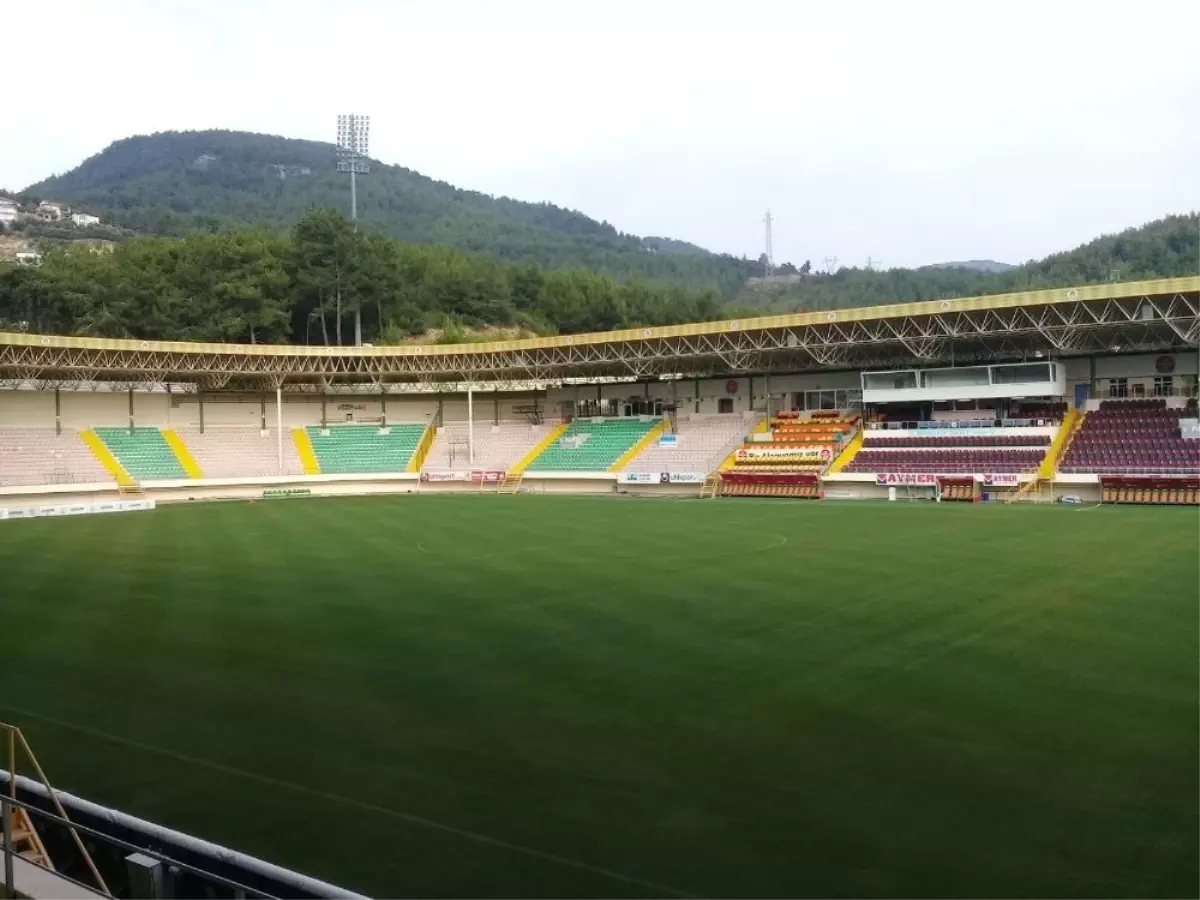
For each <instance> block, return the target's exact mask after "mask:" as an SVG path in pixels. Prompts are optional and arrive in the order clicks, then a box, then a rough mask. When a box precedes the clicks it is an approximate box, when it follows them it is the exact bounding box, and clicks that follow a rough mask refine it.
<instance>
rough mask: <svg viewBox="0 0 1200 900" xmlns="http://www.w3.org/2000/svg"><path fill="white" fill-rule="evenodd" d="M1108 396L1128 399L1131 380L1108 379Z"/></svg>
mask: <svg viewBox="0 0 1200 900" xmlns="http://www.w3.org/2000/svg"><path fill="white" fill-rule="evenodd" d="M1108 396H1110V397H1128V396H1129V379H1128V378H1110V379H1108Z"/></svg>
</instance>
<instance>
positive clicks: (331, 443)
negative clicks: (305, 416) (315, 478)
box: [306, 422, 426, 475]
mask: <svg viewBox="0 0 1200 900" xmlns="http://www.w3.org/2000/svg"><path fill="white" fill-rule="evenodd" d="M425 428H426V426H425V425H423V424H417V423H408V422H401V423H395V424H389V425H388V427H387V433H386V434H385V433H384V432H383V431H382V430H381V429H380V428H379V426H377V425H331V426H329V427H328V428H324V429H323V428H321V426H320V425H309V426H308V427H307V429H306V431H307V434H308V438H309V440H310V441H311V442H312V449H313V453H315V454H316V457H317V460H318V462H319V463H320V466H321V472H322V473H323V474H327V475H328V474H338V475H343V474H355V473H370V472H403V471H405V470H406V469H407V468H408V464H409V461H410V460H411V459H412V455H413V453H414V452H415V451H416V449H417V444H419V443H420V441H421V436H422V435H423V434H424V433H425Z"/></svg>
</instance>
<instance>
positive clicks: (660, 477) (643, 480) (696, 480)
mask: <svg viewBox="0 0 1200 900" xmlns="http://www.w3.org/2000/svg"><path fill="white" fill-rule="evenodd" d="M706 477H707V476H705V474H704V473H703V472H621V473H620V474H619V475H617V481H618V482H620V483H621V484H704V479H705V478H706Z"/></svg>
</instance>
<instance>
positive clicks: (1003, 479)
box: [875, 472, 1021, 487]
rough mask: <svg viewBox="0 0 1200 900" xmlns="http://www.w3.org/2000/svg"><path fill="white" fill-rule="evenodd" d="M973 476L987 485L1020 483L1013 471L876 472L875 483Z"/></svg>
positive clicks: (935, 481)
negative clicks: (987, 472)
mask: <svg viewBox="0 0 1200 900" xmlns="http://www.w3.org/2000/svg"><path fill="white" fill-rule="evenodd" d="M964 477H970V478H974V479H975V480H976V481H982V482H983V483H984V485H986V486H988V487H1005V486H1012V485H1017V484H1020V483H1021V476H1020V475H1017V474H1015V473H1013V472H997V473H995V474H984V475H969V474H968V473H965V472H876V473H875V483H876V484H883V485H890V484H928V485H934V484H937V481H938V479H939V478H964Z"/></svg>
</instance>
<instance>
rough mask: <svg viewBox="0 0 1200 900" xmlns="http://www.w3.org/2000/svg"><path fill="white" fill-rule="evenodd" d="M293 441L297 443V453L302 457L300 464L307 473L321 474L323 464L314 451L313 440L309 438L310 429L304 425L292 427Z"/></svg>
mask: <svg viewBox="0 0 1200 900" xmlns="http://www.w3.org/2000/svg"><path fill="white" fill-rule="evenodd" d="M292 443H294V444H295V445H296V455H297V456H299V457H300V465H301V467H303V469H304V474H305V475H320V474H321V464H320V463H319V462H317V454H316V453H314V452H313V445H312V441H310V440H309V439H308V431H307V430H305V428H304V427H303V426H299V427H297V428H293V429H292Z"/></svg>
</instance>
